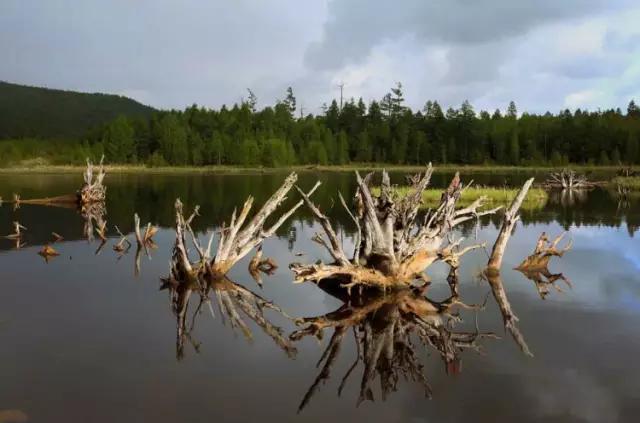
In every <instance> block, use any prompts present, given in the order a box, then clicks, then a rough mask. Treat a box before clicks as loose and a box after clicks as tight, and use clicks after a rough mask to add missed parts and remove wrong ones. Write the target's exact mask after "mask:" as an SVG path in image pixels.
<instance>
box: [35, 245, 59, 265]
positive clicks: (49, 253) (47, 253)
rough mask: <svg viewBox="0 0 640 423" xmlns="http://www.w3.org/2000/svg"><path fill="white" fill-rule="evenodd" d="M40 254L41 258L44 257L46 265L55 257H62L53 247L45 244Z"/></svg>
mask: <svg viewBox="0 0 640 423" xmlns="http://www.w3.org/2000/svg"><path fill="white" fill-rule="evenodd" d="M38 254H39V255H40V256H42V257H43V258H44V261H45V262H46V263H49V260H51V259H52V258H53V257H57V256H59V255H60V253H59V252H57V251H56V250H55V249H54V248H53V247H51V246H50V245H49V244H45V245H44V246H43V247H42V249H41V250H40V251H38Z"/></svg>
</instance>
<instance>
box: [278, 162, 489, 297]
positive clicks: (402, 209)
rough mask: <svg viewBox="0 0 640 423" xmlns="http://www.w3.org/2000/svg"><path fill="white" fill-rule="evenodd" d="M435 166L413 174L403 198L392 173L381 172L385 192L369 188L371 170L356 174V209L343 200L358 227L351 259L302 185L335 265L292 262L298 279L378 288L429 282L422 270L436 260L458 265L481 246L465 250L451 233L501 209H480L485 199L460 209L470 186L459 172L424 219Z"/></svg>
mask: <svg viewBox="0 0 640 423" xmlns="http://www.w3.org/2000/svg"><path fill="white" fill-rule="evenodd" d="M432 172H433V168H432V167H431V165H430V164H429V166H428V167H427V169H426V171H425V172H424V173H421V174H418V175H416V176H414V177H412V179H411V180H412V181H413V187H412V188H413V189H412V191H411V192H410V193H409V194H408V195H406V196H404V197H400V196H399V195H398V194H397V193H396V191H395V189H394V188H392V186H391V182H390V179H389V175H388V173H387V172H386V171H383V172H382V186H381V189H380V195H379V196H374V195H373V194H372V192H371V190H370V189H369V181H370V179H371V176H372V174H368V175H366V176H365V177H364V178H362V177H361V176H360V174H359V173H358V172H356V178H357V182H358V188H357V191H356V194H355V196H354V203H355V212H352V211H351V209H350V207H349V206H348V205H347V203H346V201H345V200H344V198H343V197H342V194H340V202H341V203H342V206H343V207H344V208H345V209H346V211H347V213H348V214H349V216H351V219H352V220H353V221H354V223H355V225H356V228H357V229H356V236H355V247H354V251H353V254H352V255H351V256H350V257H349V256H347V254H346V253H345V251H344V249H343V246H342V243H341V242H340V240H339V239H338V237H337V235H336V232H335V230H334V229H333V227H332V225H331V222H330V220H329V218H328V217H327V216H326V215H325V214H323V213H322V211H321V210H320V208H319V207H318V206H317V205H316V204H314V203H313V202H312V201H311V200H310V199H309V197H308V196H307V195H305V194H304V193H303V192H302V191H301V190H300V189H298V191H299V192H300V195H301V196H302V198H303V200H304V202H305V204H306V205H307V207H308V208H309V210H311V212H312V213H313V215H314V216H315V217H316V219H318V221H319V222H320V224H321V225H322V228H323V230H324V233H325V236H324V237H323V236H322V235H320V234H316V235H315V236H314V238H313V240H314V241H316V242H318V243H319V244H320V245H322V246H323V247H324V248H325V249H326V250H327V251H328V252H329V254H330V255H331V257H332V258H333V262H332V263H330V264H324V263H317V264H308V265H306V264H300V263H292V264H291V265H290V266H289V267H290V269H291V270H292V271H293V272H294V274H295V282H296V283H300V282H304V281H311V282H315V283H319V282H321V281H323V280H331V281H337V282H338V283H340V284H342V285H343V286H345V287H353V286H375V287H377V288H381V289H387V288H391V287H402V286H408V285H410V284H411V283H412V282H413V281H415V280H423V281H424V280H426V277H425V276H424V274H423V271H424V270H425V269H426V268H427V267H428V266H430V265H431V264H432V263H434V262H435V261H444V262H447V263H449V264H450V265H451V266H454V267H455V266H457V264H458V259H459V257H460V256H461V255H462V254H464V253H466V252H468V251H470V250H472V249H474V248H477V247H479V246H471V247H465V248H462V249H460V248H459V245H460V241H461V240H458V241H453V240H451V239H450V235H451V233H452V231H453V230H454V228H455V227H456V226H457V225H460V224H461V223H463V222H466V221H468V220H471V219H477V218H479V217H481V216H484V215H488V214H492V213H495V212H496V211H497V210H499V209H500V208H501V207H497V208H495V209H492V210H481V207H482V205H483V202H484V201H485V198H483V197H481V198H478V199H477V200H476V201H474V202H473V203H472V204H471V205H469V206H467V207H463V208H457V207H456V203H457V201H458V199H459V198H460V194H461V193H462V191H463V190H464V189H465V187H464V186H463V184H462V182H461V181H460V175H459V174H458V173H456V175H455V177H454V178H453V180H452V181H451V183H450V185H449V187H448V188H447V190H445V191H444V192H443V194H442V199H441V201H440V205H439V206H438V207H437V208H436V209H434V210H429V211H428V212H427V213H426V214H425V215H424V216H423V217H422V218H421V219H418V212H419V209H420V207H421V205H422V193H423V191H424V190H425V189H426V188H427V186H428V184H429V181H430V179H431V174H432Z"/></svg>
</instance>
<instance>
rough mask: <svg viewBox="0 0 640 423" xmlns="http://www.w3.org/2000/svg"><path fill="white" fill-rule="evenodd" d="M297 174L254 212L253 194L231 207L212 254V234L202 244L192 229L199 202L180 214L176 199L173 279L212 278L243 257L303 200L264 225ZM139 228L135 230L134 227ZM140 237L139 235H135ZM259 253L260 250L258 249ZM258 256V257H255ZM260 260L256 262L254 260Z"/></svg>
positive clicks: (280, 202)
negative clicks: (239, 205)
mask: <svg viewBox="0 0 640 423" xmlns="http://www.w3.org/2000/svg"><path fill="white" fill-rule="evenodd" d="M297 178H298V176H297V175H296V174H295V173H291V174H290V175H289V176H288V177H287V178H286V179H285V181H284V182H283V184H282V185H281V186H280V188H279V189H278V190H277V191H276V192H275V193H274V194H273V195H272V196H271V197H270V198H269V199H268V200H267V202H266V203H265V204H264V205H263V206H262V208H260V209H259V210H258V212H257V213H256V214H255V215H254V216H253V217H252V218H250V219H249V213H250V211H251V208H252V206H253V197H249V198H248V199H247V200H246V201H245V203H244V206H243V207H242V210H241V211H240V214H237V211H236V210H234V212H233V214H232V216H231V222H230V224H229V226H226V224H224V223H223V224H222V229H221V230H220V240H219V242H218V247H217V250H216V253H215V256H214V257H213V258H211V246H212V243H213V236H214V234H213V233H212V234H211V237H210V238H209V242H208V244H207V246H206V247H204V246H202V245H200V242H199V241H198V237H197V236H196V234H195V233H194V231H193V229H192V227H191V222H192V221H193V219H194V218H195V217H196V216H198V215H199V206H196V207H195V208H194V211H193V213H192V214H191V215H190V216H189V217H188V218H185V217H184V212H183V205H182V202H181V201H180V199H177V200H176V203H175V209H176V241H175V244H174V249H173V255H172V262H171V273H172V277H173V278H174V279H176V280H185V279H193V278H201V277H205V278H207V279H211V280H215V279H220V278H221V277H222V276H224V275H225V274H226V273H227V272H228V271H229V270H230V269H231V268H232V267H233V266H234V265H235V264H236V263H237V262H238V261H239V260H241V259H242V258H243V257H245V256H246V255H247V254H249V252H251V250H252V249H253V248H255V247H259V246H260V245H261V244H262V242H263V241H264V240H265V239H266V238H268V237H270V236H272V235H273V234H274V233H275V232H276V230H278V228H279V227H280V226H282V224H283V223H284V222H285V221H286V220H287V219H288V218H289V217H290V216H291V215H292V214H293V213H294V212H295V211H296V210H298V208H300V207H301V206H302V204H303V200H300V201H298V202H297V203H296V204H295V205H294V206H293V207H291V208H290V209H289V210H287V211H286V212H285V213H283V214H282V215H281V216H280V217H279V218H278V219H277V220H276V221H275V223H273V224H272V225H271V226H268V227H267V226H265V222H266V220H267V219H268V218H269V217H271V216H272V215H273V214H274V212H275V211H276V210H277V209H278V207H279V206H280V205H281V204H282V202H283V201H284V200H285V199H286V195H287V193H288V192H289V191H290V190H291V188H292V187H293V186H294V184H295V182H296V181H297ZM319 185H320V183H319V182H318V183H316V184H315V186H314V187H313V188H312V189H311V190H310V191H309V192H308V193H306V194H305V196H307V198H308V196H309V195H311V194H312V193H313V192H314V191H315V190H316V189H317V188H318V186H319ZM138 232H139V231H138ZM187 234H189V235H190V239H191V245H192V246H193V247H194V248H195V250H196V252H197V253H198V260H196V261H193V262H192V260H191V258H190V257H189V254H188V248H187ZM138 237H139V238H143V237H142V235H138ZM258 254H259V255H260V256H261V254H262V252H261V250H260V251H259V252H258ZM259 260H260V258H259V257H258V261H259ZM256 264H260V263H256ZM267 264H270V265H271V266H269V267H273V268H274V269H275V263H274V262H272V261H271V262H270V263H268V261H267V262H265V263H262V266H258V267H262V268H264V269H266V267H267Z"/></svg>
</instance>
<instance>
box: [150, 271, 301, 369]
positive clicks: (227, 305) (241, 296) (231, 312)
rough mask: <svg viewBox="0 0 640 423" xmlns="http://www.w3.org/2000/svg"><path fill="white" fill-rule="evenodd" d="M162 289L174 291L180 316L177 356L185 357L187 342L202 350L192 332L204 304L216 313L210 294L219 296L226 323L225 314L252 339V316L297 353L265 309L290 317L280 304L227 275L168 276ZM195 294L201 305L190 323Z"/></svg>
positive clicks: (287, 349) (175, 309)
mask: <svg viewBox="0 0 640 423" xmlns="http://www.w3.org/2000/svg"><path fill="white" fill-rule="evenodd" d="M162 289H169V291H170V293H171V308H172V310H173V312H174V314H175V315H176V318H177V335H176V358H177V359H179V360H180V359H182V358H183V357H184V344H185V341H189V342H190V343H191V344H192V345H193V347H194V349H195V350H196V351H199V349H200V343H198V342H196V341H194V339H193V337H192V333H193V330H194V327H195V323H196V319H197V317H198V316H199V315H200V314H201V312H202V311H203V307H204V306H205V305H206V307H207V308H208V309H209V312H210V313H211V315H212V316H213V315H214V312H213V308H212V307H211V299H210V295H211V294H213V295H214V296H215V297H216V300H217V302H218V306H219V309H220V312H221V316H222V319H223V323H224V322H225V317H226V318H227V319H229V323H230V326H231V328H232V329H234V330H235V329H236V328H239V329H240V331H241V332H242V334H243V335H244V336H245V337H246V338H247V339H248V340H251V339H252V337H253V335H252V333H251V330H250V329H249V326H248V325H247V322H246V321H245V319H247V318H248V319H249V320H251V321H252V322H254V323H255V324H256V325H257V326H258V327H260V328H261V329H262V330H263V331H264V333H266V334H267V335H268V336H269V337H271V338H272V339H273V341H274V342H275V343H276V345H277V346H278V347H280V348H281V349H282V350H283V351H284V352H285V353H286V354H287V355H288V356H289V357H293V356H295V354H296V348H295V347H294V346H293V345H291V342H290V341H289V340H287V339H286V337H284V336H283V334H282V329H281V328H280V327H278V326H276V325H274V324H273V323H272V322H271V321H270V320H269V319H268V318H267V317H266V316H265V315H264V310H266V309H270V310H273V311H275V312H277V313H279V314H280V315H282V316H284V317H285V318H288V319H291V318H290V317H289V316H288V315H287V314H286V313H285V312H283V311H282V310H281V309H280V307H278V306H277V305H275V304H274V303H272V302H270V301H267V300H266V299H264V298H262V297H261V296H259V295H258V294H255V293H254V292H252V291H250V290H248V289H246V288H245V287H243V286H242V285H239V284H237V283H235V282H233V281H231V280H230V279H228V278H227V277H221V278H220V279H210V280H204V279H197V280H190V281H188V280H183V281H178V280H176V279H173V278H172V277H169V278H167V279H164V280H163V286H162ZM193 293H196V294H197V295H198V297H199V300H198V304H197V306H196V308H195V310H194V311H193V314H192V316H191V322H190V324H188V323H187V316H188V308H189V300H190V298H191V295H192V294H193Z"/></svg>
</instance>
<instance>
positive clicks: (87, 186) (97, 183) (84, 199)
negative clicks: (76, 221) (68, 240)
mask: <svg viewBox="0 0 640 423" xmlns="http://www.w3.org/2000/svg"><path fill="white" fill-rule="evenodd" d="M103 161H104V156H102V158H101V159H100V164H99V166H98V169H97V173H95V175H94V172H95V169H94V165H93V163H91V161H90V160H89V159H88V158H87V168H86V169H85V171H84V173H83V175H82V176H83V179H84V183H83V185H82V187H81V188H80V189H79V190H78V191H77V192H76V193H75V194H66V195H59V196H56V197H45V198H31V199H26V200H25V199H22V198H21V197H20V195H19V194H13V201H12V203H13V205H14V209H17V208H19V207H20V205H21V204H34V205H41V206H58V207H69V206H74V205H75V206H78V207H82V206H86V205H89V204H92V203H103V202H104V201H105V199H106V193H107V187H106V186H105V185H104V184H103V181H104V177H105V175H106V173H105V170H104V165H103Z"/></svg>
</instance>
